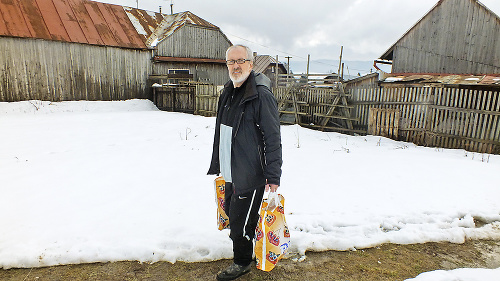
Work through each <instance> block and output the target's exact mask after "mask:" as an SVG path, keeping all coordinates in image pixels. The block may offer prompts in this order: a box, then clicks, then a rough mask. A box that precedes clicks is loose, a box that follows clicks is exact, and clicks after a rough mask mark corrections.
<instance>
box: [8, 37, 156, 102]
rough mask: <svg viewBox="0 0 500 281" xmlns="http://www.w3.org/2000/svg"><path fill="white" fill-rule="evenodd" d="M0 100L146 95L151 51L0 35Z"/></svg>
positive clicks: (93, 98)
mask: <svg viewBox="0 0 500 281" xmlns="http://www.w3.org/2000/svg"><path fill="white" fill-rule="evenodd" d="M0 52H1V53H2V55H1V56H0V101H5V102H7V101H23V100H46V101H66V100H125V99H133V98H148V97H149V94H148V93H149V88H148V87H147V79H148V75H149V74H150V73H151V69H152V66H151V60H150V58H151V53H150V51H147V50H135V49H124V48H115V47H102V46H91V45H87V44H78V43H64V42H58V41H48V40H42V39H29V38H10V37H0Z"/></svg>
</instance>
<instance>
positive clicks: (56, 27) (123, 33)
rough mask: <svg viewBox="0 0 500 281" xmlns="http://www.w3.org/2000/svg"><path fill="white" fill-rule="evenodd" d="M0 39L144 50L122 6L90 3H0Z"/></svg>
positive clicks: (54, 0) (42, 0)
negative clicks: (55, 41)
mask: <svg viewBox="0 0 500 281" xmlns="http://www.w3.org/2000/svg"><path fill="white" fill-rule="evenodd" d="M0 36H12V37H26V38H40V39H47V40H57V41H65V42H75V43H84V44H93V45H106V46H116V47H124V48H139V49H145V48H146V45H145V44H144V41H143V40H142V39H141V38H140V37H139V35H138V34H137V32H136V30H135V28H134V26H133V25H132V23H131V22H130V20H129V19H128V17H127V15H126V13H125V11H124V9H123V7H122V6H118V5H112V4H105V3H100V2H94V1H89V0H4V1H0Z"/></svg>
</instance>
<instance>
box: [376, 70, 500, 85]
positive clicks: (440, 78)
mask: <svg viewBox="0 0 500 281" xmlns="http://www.w3.org/2000/svg"><path fill="white" fill-rule="evenodd" d="M380 81H381V82H385V83H438V84H448V85H449V84H455V85H491V86H500V74H486V75H467V74H426V73H422V74H420V73H419V74H386V77H385V78H383V79H382V80H380Z"/></svg>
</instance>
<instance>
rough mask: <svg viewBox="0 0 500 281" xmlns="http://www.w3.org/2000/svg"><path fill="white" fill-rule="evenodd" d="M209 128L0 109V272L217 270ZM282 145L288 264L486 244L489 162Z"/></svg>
mask: <svg viewBox="0 0 500 281" xmlns="http://www.w3.org/2000/svg"><path fill="white" fill-rule="evenodd" d="M214 125H215V118H213V117H201V116H194V115H189V114H182V113H172V112H164V111H159V110H157V109H156V107H155V106H154V105H153V104H152V103H151V102H149V101H145V100H130V101H119V102H118V101H117V102H84V101H73V102H60V103H51V102H41V101H25V102H16V103H5V102H4V103H0V132H1V137H0V171H1V172H0V183H1V185H0V194H1V196H0V214H1V221H2V223H1V224H2V227H1V228H0V267H2V268H5V269H7V268H12V267H23V268H29V267H40V266H50V265H58V264H75V263H90V262H107V261H121V260H137V261H141V262H156V261H169V262H176V261H188V262H197V261H211V260H218V259H224V258H231V257H232V251H231V243H230V242H229V241H230V240H229V238H228V232H227V231H218V230H217V226H216V205H215V192H214V186H213V180H214V178H215V177H214V176H207V175H206V172H207V170H208V166H209V161H210V156H211V150H212V141H213V134H214ZM282 142H283V161H284V163H283V177H282V182H281V187H280V188H279V193H281V194H283V196H284V197H285V199H286V202H285V212H286V219H287V222H288V224H289V228H290V230H291V238H292V246H291V248H290V251H291V253H294V254H299V255H305V252H306V251H309V250H313V251H324V250H356V249H361V248H367V247H373V246H376V245H380V244H383V243H399V244H413V243H425V242H438V241H449V242H453V243H463V242H464V241H465V239H500V200H498V198H500V188H499V182H500V173H498V171H499V169H500V156H499V155H488V154H481V153H472V152H467V151H465V150H451V149H441V148H426V147H420V146H416V145H414V144H411V143H405V142H398V141H394V140H390V139H387V138H382V137H378V136H348V135H343V134H339V133H326V132H319V131H314V130H309V129H305V128H301V127H299V126H283V127H282ZM474 220H480V221H481V222H485V223H486V224H485V225H484V226H482V227H476V226H475V223H474ZM478 276H479V277H478ZM481 276H483V277H488V278H489V279H488V278H483V279H481ZM491 276H496V277H498V276H500V269H495V270H491V269H490V270H488V269H458V270H453V271H434V272H429V273H424V274H421V275H419V276H418V277H416V278H415V279H412V280H417V281H422V280H471V281H472V280H492V278H493V277H491ZM438 278H440V279H438ZM474 278H476V279H474Z"/></svg>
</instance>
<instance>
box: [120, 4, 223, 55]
mask: <svg viewBox="0 0 500 281" xmlns="http://www.w3.org/2000/svg"><path fill="white" fill-rule="evenodd" d="M125 11H126V13H127V15H128V16H129V19H130V21H131V22H132V24H133V25H134V26H135V28H136V29H137V31H138V32H139V34H141V36H142V38H143V39H145V43H146V46H148V47H149V48H153V47H155V46H156V45H157V44H158V42H161V41H162V40H164V39H165V38H167V37H169V36H170V35H172V34H173V33H174V32H175V31H177V30H178V29H179V28H181V27H182V26H184V25H186V24H191V25H197V26H202V27H205V28H213V29H219V28H218V27H217V26H215V25H213V24H211V23H210V22H208V21H206V20H204V19H202V18H200V17H198V16H197V15H195V14H193V13H191V12H189V11H187V12H182V13H177V14H173V15H165V14H156V13H151V12H146V11H138V10H137V9H133V8H128V7H126V8H125Z"/></svg>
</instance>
